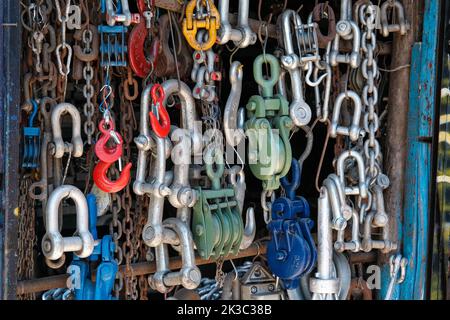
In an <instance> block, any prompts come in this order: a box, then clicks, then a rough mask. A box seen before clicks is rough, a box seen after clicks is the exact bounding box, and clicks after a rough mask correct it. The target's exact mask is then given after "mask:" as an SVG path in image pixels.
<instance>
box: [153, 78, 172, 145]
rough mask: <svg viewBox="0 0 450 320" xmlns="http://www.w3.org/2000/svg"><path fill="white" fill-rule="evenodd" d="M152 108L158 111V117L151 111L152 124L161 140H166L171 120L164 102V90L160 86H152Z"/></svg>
mask: <svg viewBox="0 0 450 320" xmlns="http://www.w3.org/2000/svg"><path fill="white" fill-rule="evenodd" d="M150 95H151V98H152V106H154V108H155V109H156V110H157V116H156V115H155V114H154V113H153V111H149V113H148V115H149V117H150V124H151V126H152V129H153V131H154V132H155V134H156V135H157V136H158V137H160V138H166V137H167V136H168V134H169V131H170V118H169V114H168V112H167V110H166V108H165V107H164V105H163V102H164V89H163V88H162V86H161V85H160V84H155V85H153V86H152V89H151V91H150Z"/></svg>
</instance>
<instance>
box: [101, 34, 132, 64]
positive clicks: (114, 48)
mask: <svg viewBox="0 0 450 320" xmlns="http://www.w3.org/2000/svg"><path fill="white" fill-rule="evenodd" d="M97 28H98V31H99V33H100V65H101V66H102V67H126V66H127V55H126V53H127V51H128V49H127V45H126V42H125V34H126V32H127V30H128V28H127V27H125V26H122V25H120V26H112V27H111V26H105V25H100V26H98V27H97Z"/></svg>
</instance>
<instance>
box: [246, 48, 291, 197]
mask: <svg viewBox="0 0 450 320" xmlns="http://www.w3.org/2000/svg"><path fill="white" fill-rule="evenodd" d="M264 63H268V64H269V66H270V78H264V75H263V71H262V70H263V65H264ZM279 75H280V64H279V62H278V59H277V58H276V57H275V56H273V55H270V54H266V55H259V56H258V57H257V58H256V59H255V61H254V63H253V76H254V78H255V81H256V83H258V85H260V86H261V89H262V90H261V91H262V96H258V95H255V96H252V97H251V98H250V99H249V101H248V103H247V106H246V108H247V117H248V120H247V121H246V123H245V129H246V130H247V134H248V137H249V148H248V160H249V166H250V170H251V171H252V173H253V175H254V176H255V177H256V178H258V179H259V180H261V181H262V184H263V189H264V190H276V189H278V188H279V187H280V178H282V177H284V176H285V175H286V174H287V173H288V172H289V169H290V166H291V160H292V149H291V144H290V142H289V133H290V131H291V130H292V128H293V123H292V120H291V118H290V117H289V102H288V101H287V100H286V98H285V97H283V96H282V95H279V94H277V95H274V94H273V91H274V86H275V85H276V83H277V81H278V78H279Z"/></svg>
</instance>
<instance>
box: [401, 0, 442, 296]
mask: <svg viewBox="0 0 450 320" xmlns="http://www.w3.org/2000/svg"><path fill="white" fill-rule="evenodd" d="M439 8H440V1H439V0H426V1H425V9H424V22H423V34H422V42H419V43H416V44H415V45H414V47H413V52H412V65H411V79H410V81H411V83H410V85H411V89H410V110H409V112H408V134H407V136H408V138H407V143H408V155H407V163H406V177H405V207H404V210H403V235H402V236H403V255H404V256H405V257H406V258H407V259H408V261H409V263H408V267H407V271H406V277H405V281H404V282H403V283H402V284H401V285H400V299H407V300H410V299H425V295H426V282H427V274H428V272H427V271H428V270H427V269H428V252H429V250H428V249H429V248H428V244H429V241H428V236H429V216H430V203H431V193H430V189H431V181H432V176H431V174H432V152H431V151H432V150H431V144H430V143H428V142H426V141H424V139H420V137H431V136H432V134H433V124H434V115H435V108H436V93H437V66H438V64H439V63H438V54H437V51H438V50H437V49H438V39H439V36H438V35H439V21H440V19H439V16H440V14H439V13H440V10H439Z"/></svg>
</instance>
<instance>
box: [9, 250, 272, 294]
mask: <svg viewBox="0 0 450 320" xmlns="http://www.w3.org/2000/svg"><path fill="white" fill-rule="evenodd" d="M266 250H267V247H266V245H265V244H261V245H259V246H258V245H256V244H252V245H251V246H250V247H249V248H247V249H245V250H242V251H240V252H239V253H238V254H237V255H236V256H232V255H229V256H227V257H226V258H225V260H231V259H233V260H234V259H239V258H246V257H252V256H256V255H258V254H265V253H266ZM210 263H215V261H213V260H205V259H202V258H200V257H196V259H195V264H196V265H198V266H201V265H205V264H210ZM181 265H182V262H181V258H180V257H176V258H173V259H171V260H170V263H169V268H170V269H171V270H176V269H180V268H181ZM119 270H120V271H121V272H123V273H124V274H128V275H131V272H133V274H134V275H135V276H142V275H146V274H152V273H154V272H155V271H156V263H154V262H152V263H149V262H139V263H133V264H131V268H130V270H127V269H126V266H120V267H119ZM94 275H95V273H94ZM68 277H69V275H68V274H61V275H57V276H51V277H45V278H40V279H32V280H24V281H19V282H18V283H17V294H26V293H33V292H41V291H46V290H50V289H54V288H65V287H66V281H67V278H68ZM93 281H95V278H94V279H93Z"/></svg>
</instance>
